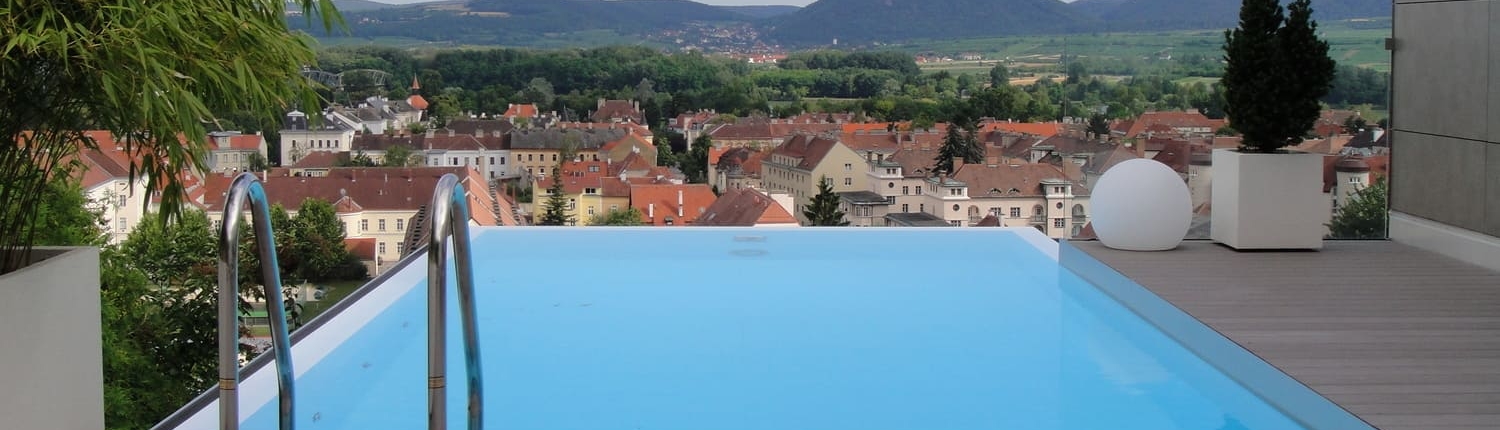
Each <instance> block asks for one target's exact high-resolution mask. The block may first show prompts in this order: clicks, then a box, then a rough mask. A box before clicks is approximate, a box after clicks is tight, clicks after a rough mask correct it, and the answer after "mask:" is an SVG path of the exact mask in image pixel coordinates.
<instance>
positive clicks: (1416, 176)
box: [1391, 131, 1492, 230]
mask: <svg viewBox="0 0 1500 430" xmlns="http://www.w3.org/2000/svg"><path fill="white" fill-rule="evenodd" d="M1395 133H1396V134H1395V135H1393V136H1392V143H1393V144H1394V145H1395V148H1392V150H1393V151H1394V154H1395V155H1394V156H1393V157H1392V158H1393V159H1392V166H1391V204H1392V209H1394V210H1397V211H1401V212H1406V213H1409V214H1412V215H1416V216H1420V217H1423V218H1427V219H1431V220H1435V221H1439V222H1443V223H1446V224H1450V225H1453V226H1456V227H1461V228H1465V229H1469V230H1482V229H1483V228H1484V223H1485V206H1486V205H1485V203H1484V202H1483V201H1482V199H1484V196H1485V188H1486V187H1485V180H1486V179H1488V178H1486V177H1485V176H1486V175H1485V163H1486V157H1487V156H1486V150H1487V147H1489V146H1492V145H1491V144H1487V143H1482V142H1475V141H1468V140H1462V139H1454V138H1449V137H1442V136H1431V135H1423V134H1415V133H1407V132H1401V131H1396V132H1395Z"/></svg>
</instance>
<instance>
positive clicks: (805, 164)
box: [761, 134, 870, 222]
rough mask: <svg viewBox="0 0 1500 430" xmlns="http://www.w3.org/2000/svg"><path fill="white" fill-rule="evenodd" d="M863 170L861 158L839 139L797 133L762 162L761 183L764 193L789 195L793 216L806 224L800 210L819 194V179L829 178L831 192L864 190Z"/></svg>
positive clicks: (866, 176)
mask: <svg viewBox="0 0 1500 430" xmlns="http://www.w3.org/2000/svg"><path fill="white" fill-rule="evenodd" d="M866 171H868V167H867V165H866V163H865V159H864V157H862V156H860V155H859V154H858V153H856V152H854V150H852V149H849V147H848V146H844V144H843V143H841V142H839V140H838V139H835V138H832V137H826V136H815V135H811V134H798V135H795V136H792V137H790V138H787V139H786V141H785V142H782V143H781V145H778V146H777V147H776V149H775V150H772V151H771V154H770V156H768V157H766V158H765V159H764V160H762V161H761V182H762V183H764V184H765V187H766V191H769V192H780V193H786V194H790V195H791V196H792V201H793V202H794V207H795V208H796V209H797V210H795V211H793V214H794V215H796V216H797V219H798V221H800V222H806V221H807V220H806V219H803V216H802V210H801V208H803V207H805V206H807V203H808V202H809V201H810V200H811V199H812V197H813V196H814V195H817V194H818V180H819V178H828V181H829V182H830V184H831V185H832V187H833V191H834V192H845V191H864V190H868V189H869V179H870V177H869V175H867V174H866V173H865V172H866Z"/></svg>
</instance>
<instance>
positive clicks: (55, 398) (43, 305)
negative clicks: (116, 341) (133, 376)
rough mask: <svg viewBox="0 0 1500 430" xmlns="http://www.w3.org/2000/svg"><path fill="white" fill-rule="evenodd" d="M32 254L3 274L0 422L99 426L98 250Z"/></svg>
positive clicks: (34, 425) (50, 426)
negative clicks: (30, 261) (27, 262)
mask: <svg viewBox="0 0 1500 430" xmlns="http://www.w3.org/2000/svg"><path fill="white" fill-rule="evenodd" d="M33 256H34V258H37V259H39V261H37V262H35V263H33V264H32V265H30V266H27V267H24V268H22V269H20V270H17V271H14V272H11V273H7V274H5V275H4V276H0V327H3V329H0V381H4V382H3V383H0V385H4V386H5V387H6V388H5V389H3V390H0V417H4V418H3V419H4V423H3V424H0V427H4V428H14V429H85V430H88V429H102V428H104V352H103V350H102V348H103V347H102V346H101V340H100V323H99V319H100V316H99V249H98V248H48V247H40V248H37V249H35V250H34V251H33ZM41 258H45V259H41Z"/></svg>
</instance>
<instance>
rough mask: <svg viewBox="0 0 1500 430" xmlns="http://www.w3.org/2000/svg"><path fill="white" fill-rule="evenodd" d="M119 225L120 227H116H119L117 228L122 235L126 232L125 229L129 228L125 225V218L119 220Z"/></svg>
mask: <svg viewBox="0 0 1500 430" xmlns="http://www.w3.org/2000/svg"><path fill="white" fill-rule="evenodd" d="M117 224H119V225H118V226H116V227H117V228H118V229H119V231H120V232H121V233H124V232H125V228H126V227H127V226H126V225H125V217H120V219H119V221H118V222H117Z"/></svg>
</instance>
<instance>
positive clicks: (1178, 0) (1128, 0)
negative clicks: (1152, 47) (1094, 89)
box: [1069, 0, 1391, 31]
mask: <svg viewBox="0 0 1500 430" xmlns="http://www.w3.org/2000/svg"><path fill="white" fill-rule="evenodd" d="M1069 6H1070V7H1072V8H1073V9H1074V10H1076V11H1077V12H1079V13H1081V14H1085V15H1089V16H1092V17H1095V18H1098V19H1099V25H1100V29H1102V30H1104V31H1139V30H1179V29H1201V28H1229V27H1233V26H1234V25H1235V24H1236V23H1237V22H1238V16H1239V11H1240V0H1192V1H1182V0H1079V1H1077V2H1074V3H1072V4H1070V5H1069ZM1312 6H1313V14H1314V17H1315V18H1316V19H1318V20H1320V21H1331V20H1341V19H1351V18H1371V17H1389V16H1391V2H1390V1H1388V0H1317V1H1314V2H1313V3H1312Z"/></svg>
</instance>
